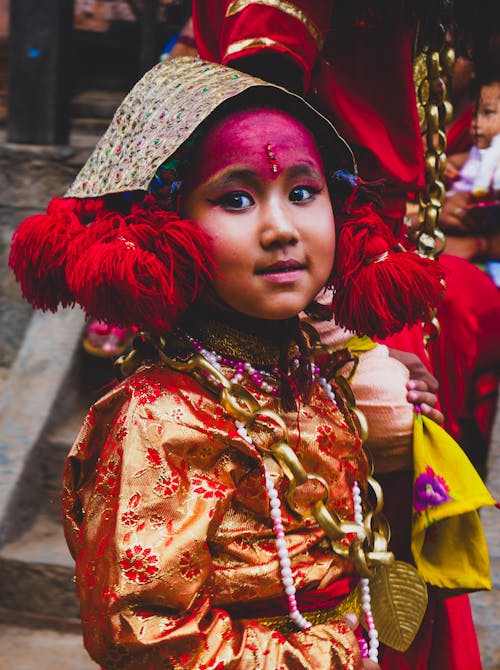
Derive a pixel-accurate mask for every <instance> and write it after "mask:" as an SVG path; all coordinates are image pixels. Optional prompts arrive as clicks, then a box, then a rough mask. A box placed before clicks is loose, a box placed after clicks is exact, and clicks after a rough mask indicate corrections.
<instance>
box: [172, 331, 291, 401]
mask: <svg viewBox="0 0 500 670" xmlns="http://www.w3.org/2000/svg"><path fill="white" fill-rule="evenodd" d="M182 334H183V336H184V337H185V338H186V339H187V340H188V342H189V343H190V344H191V345H192V346H193V347H194V349H196V351H197V352H198V353H199V354H201V355H202V356H203V358H205V359H206V360H207V361H208V362H209V363H211V364H212V365H213V366H214V367H215V368H216V369H217V370H218V371H219V372H221V371H222V368H221V366H222V365H224V366H225V367H228V368H231V369H232V370H234V374H233V376H232V377H231V383H232V384H239V383H240V382H241V381H243V378H244V377H247V379H249V380H250V381H252V382H253V383H254V384H255V386H257V388H259V389H260V390H261V391H264V393H270V394H271V395H273V396H276V397H277V396H279V388H278V387H277V386H276V385H273V384H271V383H269V381H266V378H267V379H272V376H273V375H274V376H276V377H278V376H279V370H278V368H276V367H275V368H273V369H272V372H267V371H265V370H257V369H256V368H254V366H253V365H252V364H251V363H249V362H248V361H243V360H241V359H237V358H230V357H229V356H222V354H218V353H216V352H215V351H210V350H208V349H205V348H204V347H203V345H202V344H201V343H200V342H198V340H196V339H195V338H194V337H193V336H192V335H189V333H186V332H183V333H182ZM298 365H299V360H298V359H297V358H294V359H293V361H292V366H293V367H294V368H297V367H298Z"/></svg>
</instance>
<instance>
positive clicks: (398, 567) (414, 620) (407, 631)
mask: <svg viewBox="0 0 500 670" xmlns="http://www.w3.org/2000/svg"><path fill="white" fill-rule="evenodd" d="M370 595H371V608H372V614H373V620H374V622H375V626H376V628H377V630H378V636H379V640H380V642H381V643H382V644H385V645H387V646H388V647H391V648H392V649H396V650H397V651H406V650H407V649H408V647H409V646H410V645H411V643H412V642H413V640H414V638H415V635H416V634H417V632H418V629H419V628H420V624H421V623H422V619H423V617H424V614H425V610H426V609H427V586H426V584H425V582H424V580H423V579H422V577H421V576H420V575H419V574H418V572H417V571H416V569H415V568H414V567H413V566H412V565H410V564H409V563H404V562H403V561H396V562H395V563H393V564H392V565H381V566H379V567H378V568H377V571H376V572H375V575H374V577H372V579H370Z"/></svg>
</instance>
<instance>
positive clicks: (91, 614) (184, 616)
mask: <svg viewBox="0 0 500 670" xmlns="http://www.w3.org/2000/svg"><path fill="white" fill-rule="evenodd" d="M206 439H207V436H206V434H205V433H204V430H203V427H202V426H200V428H199V429H197V430H195V429H193V428H192V427H186V426H183V425H182V424H178V423H176V422H175V421H174V420H172V418H171V417H170V418H165V416H162V415H161V413H159V412H158V411H157V409H156V408H155V403H154V401H153V402H152V403H144V404H140V403H139V402H138V401H137V399H136V398H134V397H131V396H130V395H127V393H125V392H124V391H123V389H122V390H121V391H117V392H116V393H114V394H111V395H110V396H108V397H107V398H105V399H103V400H102V401H100V402H99V403H97V404H96V405H95V406H94V408H93V409H92V410H91V412H90V414H89V416H88V417H87V419H86V421H85V423H84V426H83V428H82V430H81V432H80V435H79V436H78V438H77V440H76V442H75V444H74V446H73V448H72V450H71V452H70V454H69V456H68V459H67V463H66V467H65V473H64V518H65V533H66V537H67V541H68V544H69V546H70V549H71V552H72V554H73V556H74V558H75V563H76V583H77V590H78V594H79V597H80V601H81V616H82V626H83V631H84V639H85V646H86V648H87V650H88V652H89V654H90V655H91V656H92V658H93V659H94V660H95V661H96V662H98V663H100V664H101V666H102V667H103V668H104V669H105V670H108V669H111V668H119V669H120V670H132V668H133V669H134V670H141V669H142V668H144V669H146V668H147V669H148V670H154V669H156V668H158V669H159V668H162V669H164V668H181V667H182V668H196V669H199V670H204V669H208V668H226V667H230V668H233V669H235V670H238V669H241V670H251V669H252V668H264V669H266V670H276V668H288V667H294V668H298V669H304V670H313V669H318V670H319V669H320V668H321V669H322V670H326V669H331V670H333V669H337V668H339V669H340V668H350V669H351V670H356V669H358V668H361V667H362V666H361V659H360V654H359V649H358V645H357V642H356V639H355V637H354V635H353V633H352V632H351V631H350V630H349V629H348V628H347V626H346V625H345V624H344V623H342V622H332V623H330V624H323V625H318V626H314V627H313V629H312V630H311V631H310V632H308V633H303V632H298V633H296V634H292V635H289V636H288V637H284V636H283V635H281V634H280V633H278V632H277V631H275V630H272V629H270V628H266V627H264V626H262V625H261V624H259V623H258V622H255V621H250V620H233V619H231V617H230V616H229V615H228V613H227V612H225V611H223V610H221V609H217V608H215V607H213V606H212V604H211V580H210V577H211V572H212V556H211V550H210V539H211V538H212V537H213V536H214V533H215V532H216V530H217V526H218V524H219V523H220V521H221V519H222V518H223V516H224V514H225V512H226V511H228V510H229V508H230V505H231V498H232V494H233V491H234V485H233V484H232V482H231V479H230V477H227V478H225V477H224V476H218V477H216V476H214V473H213V470H212V468H210V469H203V468H202V467H200V466H199V461H195V463H196V467H195V466H194V465H193V463H190V462H189V461H188V459H186V458H185V457H180V456H179V455H178V452H176V450H175V448H173V449H170V448H169V445H175V444H180V443H181V442H184V443H185V442H188V443H189V444H190V445H192V447H193V449H201V448H202V447H203V444H204V441H206Z"/></svg>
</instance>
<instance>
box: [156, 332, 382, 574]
mask: <svg viewBox="0 0 500 670" xmlns="http://www.w3.org/2000/svg"><path fill="white" fill-rule="evenodd" d="M157 350H158V353H159V356H160V359H161V361H162V362H163V363H165V364H166V365H168V366H169V367H171V368H173V369H175V370H179V371H182V372H185V373H188V374H190V375H192V376H193V377H195V378H196V379H198V380H199V381H200V382H201V383H202V384H203V385H204V386H207V385H208V386H209V387H210V388H211V390H212V391H213V392H215V393H217V394H218V395H219V399H220V403H221V405H222V406H223V407H224V409H225V410H226V411H227V412H228V414H230V415H231V416H232V417H233V418H234V419H235V420H236V421H239V422H241V423H242V424H243V425H244V426H245V429H247V430H252V428H255V425H256V424H257V423H258V422H259V421H263V420H265V421H266V425H267V424H268V423H269V422H271V423H272V424H273V425H274V426H275V427H276V428H277V429H278V430H279V431H280V432H281V435H280V438H279V439H277V440H276V441H275V442H274V443H273V444H272V445H271V447H270V452H271V454H272V456H273V458H274V460H275V461H276V462H277V463H278V465H279V466H280V468H281V469H282V471H283V473H284V475H285V477H286V478H287V480H288V488H287V492H286V498H287V501H288V503H289V505H290V508H291V510H292V511H294V512H295V513H296V514H297V515H298V516H301V517H302V518H311V517H313V518H314V519H315V520H316V522H317V523H318V525H319V526H320V527H321V528H322V529H323V530H324V531H325V534H326V536H327V537H328V539H329V540H330V543H331V546H332V549H333V551H334V552H335V553H336V554H338V555H340V556H343V557H345V558H350V559H351V560H352V562H353V564H354V567H355V568H356V570H357V572H358V573H359V574H360V575H361V576H362V577H372V576H373V575H374V573H375V570H376V568H377V566H378V565H390V564H392V563H393V562H394V555H393V554H392V553H391V552H390V551H388V542H389V536H390V531H389V525H388V523H387V521H386V519H385V517H383V515H382V514H381V510H382V506H383V495H382V489H381V487H380V486H379V484H378V483H377V482H376V481H375V480H374V479H373V478H372V477H369V478H368V484H369V486H370V488H371V490H372V493H373V497H374V498H375V500H376V504H375V508H374V509H373V510H371V511H369V512H367V513H366V514H365V515H364V518H363V523H362V524H359V523H356V522H355V521H351V520H344V519H342V518H341V517H340V516H339V514H337V512H335V511H334V510H332V509H330V508H329V506H328V503H329V487H328V484H327V482H326V481H325V480H324V479H323V477H320V476H318V475H315V474H311V473H308V472H307V471H306V470H305V468H304V466H303V465H302V463H301V462H300V460H299V458H298V457H297V454H296V453H295V451H294V450H293V448H292V447H291V446H290V443H289V442H290V438H289V433H288V428H287V426H286V424H285V422H284V421H283V419H282V417H280V416H279V414H277V412H275V411H273V410H270V409H266V408H264V407H262V405H261V404H260V403H259V401H258V400H257V399H256V398H255V396H254V395H253V394H252V393H250V391H248V390H247V389H246V388H244V387H243V386H241V385H240V384H235V383H233V382H231V381H229V380H228V379H227V378H226V377H224V375H223V374H222V373H221V372H220V370H218V369H217V368H215V367H214V366H213V365H212V364H211V363H210V362H209V361H207V360H206V359H205V358H204V357H203V356H202V355H201V354H198V353H194V354H193V355H192V356H191V357H190V358H189V360H187V361H185V362H183V361H179V360H177V359H175V358H170V357H169V356H167V355H166V354H165V352H164V351H162V347H161V345H160V346H158V347H157ZM353 414H354V417H356V416H357V417H358V421H359V416H361V414H360V413H359V410H357V412H356V413H353ZM306 482H310V483H313V484H315V485H319V486H320V487H322V489H323V497H322V499H321V500H319V501H317V502H316V503H314V505H313V506H312V507H311V508H310V509H308V510H306V511H305V512H304V511H298V510H297V509H296V508H295V506H294V504H293V496H294V493H295V490H296V489H297V488H298V487H300V486H302V485H303V484H305V483H306Z"/></svg>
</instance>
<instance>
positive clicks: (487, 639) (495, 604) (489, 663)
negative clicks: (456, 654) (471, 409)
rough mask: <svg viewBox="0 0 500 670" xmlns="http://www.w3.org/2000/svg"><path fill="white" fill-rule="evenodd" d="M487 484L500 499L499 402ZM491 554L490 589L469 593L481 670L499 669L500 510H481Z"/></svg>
mask: <svg viewBox="0 0 500 670" xmlns="http://www.w3.org/2000/svg"><path fill="white" fill-rule="evenodd" d="M487 483H488V487H489V489H490V491H491V493H492V494H493V496H494V497H495V498H496V499H497V500H500V403H499V406H498V411H497V417H496V424H495V428H494V430H493V440H492V444H491V449H490V457H489V463H488V481H487ZM481 518H482V521H483V527H484V530H485V533H486V538H487V540H488V547H489V551H490V558H491V573H492V578H493V590H492V591H491V592H484V593H475V594H473V595H472V596H471V604H472V608H473V613H474V620H475V623H476V629H477V633H478V638H479V644H480V648H481V657H482V661H483V670H500V510H498V509H496V508H491V509H484V510H483V511H482V512H481Z"/></svg>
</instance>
